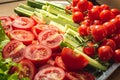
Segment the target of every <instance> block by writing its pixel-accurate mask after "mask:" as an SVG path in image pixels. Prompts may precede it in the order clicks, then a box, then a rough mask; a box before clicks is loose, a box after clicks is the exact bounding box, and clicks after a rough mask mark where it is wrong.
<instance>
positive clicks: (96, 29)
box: [91, 25, 106, 41]
mask: <svg viewBox="0 0 120 80" xmlns="http://www.w3.org/2000/svg"><path fill="white" fill-rule="evenodd" d="M91 34H92V37H93V39H94V40H95V41H101V40H103V39H104V38H105V37H106V29H105V27H104V26H103V25H94V26H93V27H92V28H91Z"/></svg>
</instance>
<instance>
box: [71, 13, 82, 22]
mask: <svg viewBox="0 0 120 80" xmlns="http://www.w3.org/2000/svg"><path fill="white" fill-rule="evenodd" d="M72 19H73V21H74V22H75V23H80V22H81V21H83V20H84V16H83V13H82V12H80V11H77V12H74V13H73V15H72Z"/></svg>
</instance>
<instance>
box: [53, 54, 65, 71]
mask: <svg viewBox="0 0 120 80" xmlns="http://www.w3.org/2000/svg"><path fill="white" fill-rule="evenodd" d="M55 65H56V66H58V67H60V68H62V69H63V70H67V68H66V67H65V64H64V62H63V60H62V57H61V56H57V57H56V58H55Z"/></svg>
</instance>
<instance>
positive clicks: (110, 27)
mask: <svg viewBox="0 0 120 80" xmlns="http://www.w3.org/2000/svg"><path fill="white" fill-rule="evenodd" d="M103 26H104V27H105V29H106V31H107V36H111V35H112V34H113V33H114V32H115V31H116V26H115V24H114V23H112V22H105V23H104V24H103Z"/></svg>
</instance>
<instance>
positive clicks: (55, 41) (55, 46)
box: [38, 29, 63, 51]
mask: <svg viewBox="0 0 120 80" xmlns="http://www.w3.org/2000/svg"><path fill="white" fill-rule="evenodd" d="M62 40H63V36H62V35H60V34H59V33H58V32H57V31H56V30H53V29H47V30H44V31H42V32H41V33H40V34H39V35H38V41H39V42H40V44H42V45H46V46H48V47H49V48H51V49H52V50H53V51H56V50H59V49H60V43H61V41H62Z"/></svg>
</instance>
